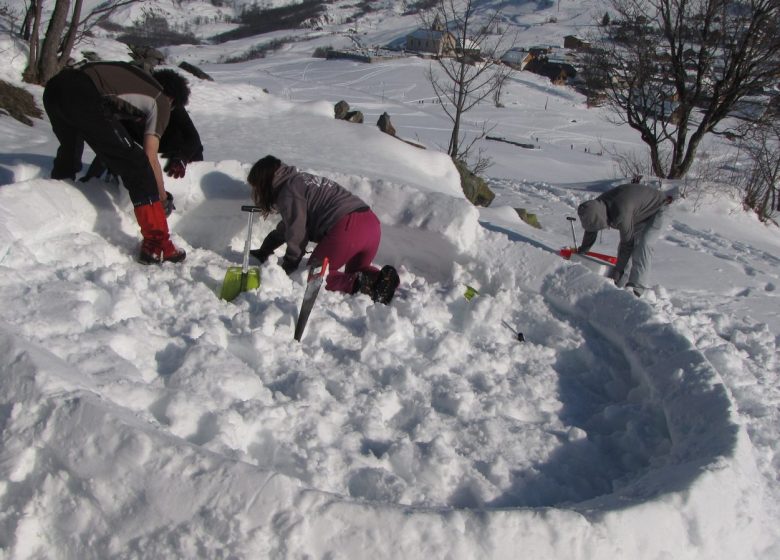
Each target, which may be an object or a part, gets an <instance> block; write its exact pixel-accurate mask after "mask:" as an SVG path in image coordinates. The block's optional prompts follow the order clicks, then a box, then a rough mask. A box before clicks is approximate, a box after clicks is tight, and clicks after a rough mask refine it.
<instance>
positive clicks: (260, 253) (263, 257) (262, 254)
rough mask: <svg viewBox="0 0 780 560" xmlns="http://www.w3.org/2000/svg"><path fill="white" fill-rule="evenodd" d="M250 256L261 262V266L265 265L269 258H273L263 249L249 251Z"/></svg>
mask: <svg viewBox="0 0 780 560" xmlns="http://www.w3.org/2000/svg"><path fill="white" fill-rule="evenodd" d="M249 254H250V255H252V256H253V257H254V258H256V259H257V260H258V261H260V264H263V263H264V262H265V261H267V260H268V257H270V256H271V253H269V252H267V251H264V250H263V248H262V247H260V248H259V249H252V250H251V251H249Z"/></svg>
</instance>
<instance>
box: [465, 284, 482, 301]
mask: <svg viewBox="0 0 780 560" xmlns="http://www.w3.org/2000/svg"><path fill="white" fill-rule="evenodd" d="M477 295H479V291H478V290H477V289H476V288H473V287H471V286H466V292H465V293H464V294H463V297H464V298H466V299H467V300H468V301H471V300H472V299H474V297H475V296H477Z"/></svg>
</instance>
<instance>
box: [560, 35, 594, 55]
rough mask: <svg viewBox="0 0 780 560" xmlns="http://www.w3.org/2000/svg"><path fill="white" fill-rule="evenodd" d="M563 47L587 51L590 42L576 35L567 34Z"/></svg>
mask: <svg viewBox="0 0 780 560" xmlns="http://www.w3.org/2000/svg"><path fill="white" fill-rule="evenodd" d="M563 48H564V49H572V50H575V51H586V50H588V49H589V48H590V42H589V41H586V40H585V39H581V38H579V37H577V36H576V35H566V37H564V38H563Z"/></svg>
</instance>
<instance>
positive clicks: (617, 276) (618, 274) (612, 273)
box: [609, 268, 623, 284]
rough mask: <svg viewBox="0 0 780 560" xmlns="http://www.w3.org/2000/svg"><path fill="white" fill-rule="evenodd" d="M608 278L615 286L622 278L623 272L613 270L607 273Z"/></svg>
mask: <svg viewBox="0 0 780 560" xmlns="http://www.w3.org/2000/svg"><path fill="white" fill-rule="evenodd" d="M609 277H610V278H611V279H612V280H614V281H615V284H617V283H618V282H620V279H621V278H623V271H622V270H618V269H617V268H613V269H612V270H611V271H610V273H609Z"/></svg>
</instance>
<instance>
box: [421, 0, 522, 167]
mask: <svg viewBox="0 0 780 560" xmlns="http://www.w3.org/2000/svg"><path fill="white" fill-rule="evenodd" d="M477 5H478V2H476V1H475V0H462V1H459V2H458V1H456V0H438V1H437V2H436V4H435V7H434V8H433V9H432V10H431V11H430V12H426V13H425V14H423V15H422V16H421V20H422V23H423V25H424V26H425V27H426V28H427V29H431V30H434V28H436V27H439V26H440V27H441V32H442V34H443V37H444V38H445V39H446V38H447V37H449V38H451V39H452V45H451V50H449V51H447V50H446V49H445V50H444V52H442V53H441V54H440V55H439V56H438V57H437V58H436V62H435V64H432V65H431V68H430V69H429V71H428V80H429V81H430V83H431V85H432V86H433V91H434V93H435V94H436V97H437V98H438V101H439V103H440V105H441V107H442V109H443V110H444V112H445V113H446V115H447V117H448V118H449V119H450V120H451V121H452V133H451V134H450V142H449V146H448V148H447V153H448V154H449V155H450V156H451V157H452V158H454V159H459V160H463V161H465V160H466V158H467V157H468V154H469V151H470V150H471V148H472V147H473V146H474V144H475V143H476V141H477V140H478V139H480V138H482V137H484V136H485V135H487V133H488V132H489V130H490V127H489V126H487V125H483V126H482V128H481V132H479V133H477V135H476V137H475V138H472V139H471V140H470V141H467V140H466V138H465V134H463V132H462V130H461V125H462V124H463V115H464V113H466V112H467V111H469V110H470V109H472V108H474V106H475V105H477V104H478V103H480V102H481V101H482V100H484V99H486V98H488V97H490V96H491V95H492V94H493V93H494V92H495V91H496V89H498V88H500V86H501V84H502V83H503V77H502V76H505V75H506V74H507V73H509V72H510V71H511V69H510V68H509V67H508V66H505V65H504V64H502V63H501V62H500V60H499V59H500V55H498V54H497V53H499V52H503V50H506V49H507V48H509V46H507V45H506V43H507V38H508V35H507V31H502V32H497V33H496V34H493V33H491V31H493V30H497V29H499V26H498V23H499V21H500V12H499V11H497V10H496V11H491V12H482V13H480V14H477V12H476V8H477ZM445 44H446V40H445ZM510 46H511V45H510ZM437 70H438V71H437Z"/></svg>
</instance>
